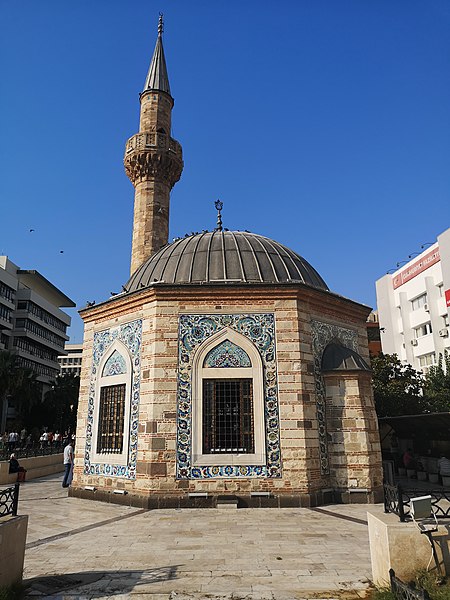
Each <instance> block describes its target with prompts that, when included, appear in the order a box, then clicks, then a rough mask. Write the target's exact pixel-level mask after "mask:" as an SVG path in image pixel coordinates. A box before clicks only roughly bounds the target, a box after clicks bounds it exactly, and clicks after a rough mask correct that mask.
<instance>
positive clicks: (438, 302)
mask: <svg viewBox="0 0 450 600" xmlns="http://www.w3.org/2000/svg"><path fill="white" fill-rule="evenodd" d="M376 293H377V306H378V315H379V321H380V331H381V345H382V350H383V352H384V353H385V354H394V353H395V354H397V355H398V357H399V358H400V360H401V361H402V362H403V363H409V364H411V365H412V366H413V367H414V368H415V369H417V370H421V371H423V372H424V373H426V372H427V370H428V369H429V367H430V366H431V365H434V364H436V363H437V361H438V359H439V355H440V354H443V353H444V351H445V350H447V351H448V352H450V336H449V329H450V328H449V311H450V229H447V230H446V231H444V232H443V233H441V235H438V237H437V241H436V242H435V243H433V244H431V245H429V246H428V247H427V248H426V249H425V250H423V252H421V253H420V254H418V255H417V256H415V257H414V258H412V259H411V260H410V261H409V262H407V263H406V264H404V265H402V266H401V267H400V268H399V269H397V270H396V271H395V272H394V273H392V274H387V275H385V276H384V277H382V278H381V279H379V280H378V281H377V282H376Z"/></svg>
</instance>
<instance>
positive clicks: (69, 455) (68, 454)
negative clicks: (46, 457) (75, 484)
mask: <svg viewBox="0 0 450 600" xmlns="http://www.w3.org/2000/svg"><path fill="white" fill-rule="evenodd" d="M74 446H75V441H74V440H71V441H70V442H69V443H68V444H67V446H66V447H65V448H64V457H63V461H64V479H63V482H62V486H63V488H66V487H69V485H70V484H71V482H72V481H71V478H70V476H71V471H72V467H73V449H74Z"/></svg>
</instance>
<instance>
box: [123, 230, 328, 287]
mask: <svg viewBox="0 0 450 600" xmlns="http://www.w3.org/2000/svg"><path fill="white" fill-rule="evenodd" d="M155 282H160V283H166V284H202V283H212V284H214V283H216V284H219V283H230V284H233V283H236V284H238V283H266V284H267V283H272V284H277V283H304V284H306V285H309V286H312V287H315V288H319V289H322V290H328V286H327V284H326V283H325V281H324V280H323V279H322V277H321V276H320V275H319V273H318V272H317V271H316V270H315V269H314V268H313V267H312V266H311V265H310V264H309V263H308V262H307V261H306V260H305V259H304V258H302V257H301V256H299V255H298V254H297V253H295V252H293V251H292V250H290V249H289V248H286V246H283V245H282V244H279V243H278V242H275V241H274V240H271V239H269V238H266V237H264V236H262V235H257V234H255V233H249V232H244V231H208V232H204V233H197V234H194V235H191V236H188V237H185V238H181V239H179V240H176V241H174V242H172V243H171V244H168V245H167V246H164V247H163V248H161V250H159V251H158V252H157V253H156V254H154V255H153V256H151V257H150V258H149V259H148V260H146V261H145V262H144V263H143V264H142V265H141V266H140V267H139V268H138V269H137V270H136V271H135V273H134V274H133V275H132V276H131V278H130V279H129V281H128V283H126V284H125V286H124V287H125V289H126V291H127V292H134V291H137V290H140V289H142V288H146V287H147V286H149V285H152V284H153V283H155Z"/></svg>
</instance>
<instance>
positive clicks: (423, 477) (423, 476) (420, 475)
mask: <svg viewBox="0 0 450 600" xmlns="http://www.w3.org/2000/svg"><path fill="white" fill-rule="evenodd" d="M417 479H418V481H426V480H427V474H426V473H425V471H417Z"/></svg>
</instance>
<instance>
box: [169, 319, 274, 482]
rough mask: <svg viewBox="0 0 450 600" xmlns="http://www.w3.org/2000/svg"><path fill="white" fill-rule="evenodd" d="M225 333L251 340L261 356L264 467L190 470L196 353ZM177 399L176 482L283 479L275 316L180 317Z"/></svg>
mask: <svg viewBox="0 0 450 600" xmlns="http://www.w3.org/2000/svg"><path fill="white" fill-rule="evenodd" d="M227 327H228V328H229V329H233V330H235V331H237V332H238V333H240V334H242V335H244V336H245V337H247V338H248V339H249V341H250V342H251V343H252V344H253V345H254V346H255V348H256V349H257V350H258V352H259V355H260V356H261V360H262V365H263V392H264V413H265V415H264V416H265V437H266V440H265V444H266V464H265V465H251V464H249V465H217V466H192V464H191V451H192V360H193V355H194V351H195V350H196V349H197V348H198V347H199V346H200V344H202V343H203V342H204V341H206V340H207V339H208V338H210V337H211V336H212V335H213V334H215V333H217V332H219V331H221V330H223V329H225V328H227ZM219 347H220V346H219ZM208 356H209V355H208ZM249 360H250V359H249ZM177 395H178V398H177V402H178V409H177V410H178V418H177V478H178V479H209V478H220V477H226V478H230V477H233V478H242V477H270V478H276V477H281V452H280V431H279V409H278V382H277V363H276V350H275V317H274V315H273V314H252V315H250V314H243V315H228V314H227V315H181V316H180V318H179V334H178V391H177Z"/></svg>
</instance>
